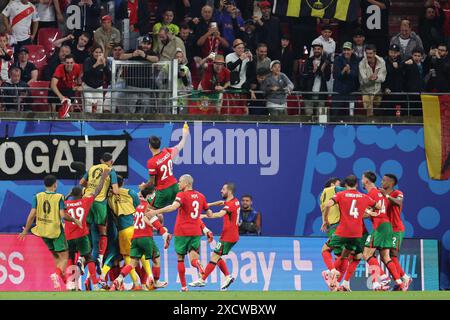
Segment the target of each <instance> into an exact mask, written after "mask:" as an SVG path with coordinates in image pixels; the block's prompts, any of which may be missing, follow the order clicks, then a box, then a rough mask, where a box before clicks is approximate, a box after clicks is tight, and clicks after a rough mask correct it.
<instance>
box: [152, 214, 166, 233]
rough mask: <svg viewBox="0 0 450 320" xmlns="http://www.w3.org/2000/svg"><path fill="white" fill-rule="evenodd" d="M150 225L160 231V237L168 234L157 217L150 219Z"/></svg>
mask: <svg viewBox="0 0 450 320" xmlns="http://www.w3.org/2000/svg"><path fill="white" fill-rule="evenodd" d="M150 223H151V225H152V227H153V228H155V229H156V230H158V233H159V234H160V235H163V234H164V233H166V232H167V230H166V229H164V228H163V225H162V224H161V221H159V219H158V217H157V216H154V217H153V218H151V219H150Z"/></svg>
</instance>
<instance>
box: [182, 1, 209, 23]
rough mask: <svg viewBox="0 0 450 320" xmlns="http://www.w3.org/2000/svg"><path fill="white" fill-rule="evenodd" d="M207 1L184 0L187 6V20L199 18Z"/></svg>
mask: <svg viewBox="0 0 450 320" xmlns="http://www.w3.org/2000/svg"><path fill="white" fill-rule="evenodd" d="M206 2H208V1H207V0H183V3H184V6H185V19H186V18H187V19H188V20H189V21H190V20H193V19H195V18H197V19H198V17H199V16H200V14H201V11H202V8H203V7H204V6H205V4H206Z"/></svg>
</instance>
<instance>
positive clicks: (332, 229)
mask: <svg viewBox="0 0 450 320" xmlns="http://www.w3.org/2000/svg"><path fill="white" fill-rule="evenodd" d="M338 225H339V223H335V224H332V225H330V227H329V228H328V231H327V236H328V241H327V245H328V243H329V242H330V240H331V237H332V236H333V234H334V233H335V232H336V229H337V227H338ZM333 252H334V254H335V255H336V256H340V255H341V253H342V248H339V247H336V248H333Z"/></svg>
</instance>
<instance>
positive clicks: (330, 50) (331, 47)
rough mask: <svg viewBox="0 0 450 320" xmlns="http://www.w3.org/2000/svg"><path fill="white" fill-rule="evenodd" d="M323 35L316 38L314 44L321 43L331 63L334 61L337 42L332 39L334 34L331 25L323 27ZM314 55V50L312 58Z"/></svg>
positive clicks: (311, 54)
mask: <svg viewBox="0 0 450 320" xmlns="http://www.w3.org/2000/svg"><path fill="white" fill-rule="evenodd" d="M320 33H321V35H320V36H319V37H318V38H316V39H315V40H314V41H313V43H321V44H322V47H323V54H324V55H326V57H327V59H328V60H330V61H333V60H334V53H335V51H336V42H335V41H334V40H333V38H331V35H332V34H333V31H332V28H331V25H329V24H325V25H323V26H322V31H321V32H320ZM313 55H314V52H313V50H311V53H310V55H309V56H310V57H312V56H313Z"/></svg>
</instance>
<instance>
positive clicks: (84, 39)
mask: <svg viewBox="0 0 450 320" xmlns="http://www.w3.org/2000/svg"><path fill="white" fill-rule="evenodd" d="M90 37H91V35H90V34H89V33H88V32H83V33H82V34H81V35H80V37H79V38H78V40H76V41H75V36H74V35H72V34H69V35H68V36H66V37H64V38H60V39H58V40H56V41H55V42H54V43H53V45H54V46H55V48H59V47H61V45H62V44H63V43H64V44H66V45H68V46H70V53H71V54H72V55H73V57H74V58H75V63H77V64H83V63H84V61H85V60H86V59H87V58H88V57H89V50H88V48H87V45H88V43H89V40H90Z"/></svg>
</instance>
